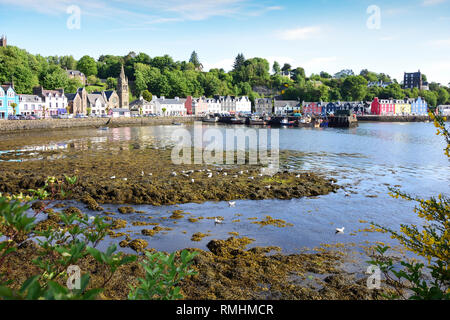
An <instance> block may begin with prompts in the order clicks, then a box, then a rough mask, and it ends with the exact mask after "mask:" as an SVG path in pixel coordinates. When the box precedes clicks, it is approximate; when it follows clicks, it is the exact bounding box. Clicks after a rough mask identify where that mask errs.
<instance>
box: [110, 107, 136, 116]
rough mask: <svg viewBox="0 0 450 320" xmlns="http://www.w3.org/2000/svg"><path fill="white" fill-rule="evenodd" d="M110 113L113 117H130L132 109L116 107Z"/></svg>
mask: <svg viewBox="0 0 450 320" xmlns="http://www.w3.org/2000/svg"><path fill="white" fill-rule="evenodd" d="M110 115H111V117H112V118H120V117H126V118H129V117H130V116H131V113H130V109H121V108H114V109H112V110H111V111H110Z"/></svg>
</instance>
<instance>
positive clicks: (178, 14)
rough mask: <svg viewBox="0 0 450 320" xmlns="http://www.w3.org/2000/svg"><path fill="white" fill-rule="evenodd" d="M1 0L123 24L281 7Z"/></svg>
mask: <svg viewBox="0 0 450 320" xmlns="http://www.w3.org/2000/svg"><path fill="white" fill-rule="evenodd" d="M0 4H5V5H8V6H19V7H22V8H24V9H26V10H31V11H35V12H38V13H42V14H52V15H54V14H63V13H65V12H66V9H67V7H68V6H70V5H77V6H79V7H80V8H81V10H82V14H86V15H94V16H101V17H104V18H110V19H115V20H117V21H119V22H121V23H122V24H125V23H131V26H129V27H133V26H136V25H148V24H156V23H166V22H174V21H183V20H205V19H208V18H211V17H214V16H228V17H239V16H259V15H262V14H264V13H266V12H269V11H274V10H281V9H282V7H280V6H270V5H263V4H259V3H257V4H254V3H251V2H249V1H248V0H196V1H192V2H190V1H186V0H111V1H107V0H39V1H36V0H0ZM118 18H119V19H118Z"/></svg>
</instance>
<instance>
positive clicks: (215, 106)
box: [206, 98, 222, 114]
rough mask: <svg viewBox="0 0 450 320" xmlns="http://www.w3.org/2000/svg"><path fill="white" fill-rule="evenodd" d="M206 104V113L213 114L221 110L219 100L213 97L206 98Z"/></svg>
mask: <svg viewBox="0 0 450 320" xmlns="http://www.w3.org/2000/svg"><path fill="white" fill-rule="evenodd" d="M206 104H207V105H208V113H212V114H214V113H220V112H221V111H222V106H221V104H220V102H219V101H218V100H216V99H214V98H209V99H206Z"/></svg>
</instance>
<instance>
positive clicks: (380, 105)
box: [370, 98, 395, 115]
mask: <svg viewBox="0 0 450 320" xmlns="http://www.w3.org/2000/svg"><path fill="white" fill-rule="evenodd" d="M370 112H371V113H372V114H376V115H390V114H394V113H395V103H394V100H392V99H381V100H380V99H378V98H375V99H373V101H372V104H371V108H370Z"/></svg>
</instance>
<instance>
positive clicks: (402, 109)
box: [394, 100, 411, 115]
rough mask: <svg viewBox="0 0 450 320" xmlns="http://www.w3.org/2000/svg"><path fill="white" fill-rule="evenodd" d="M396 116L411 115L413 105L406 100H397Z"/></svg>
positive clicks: (395, 103)
mask: <svg viewBox="0 0 450 320" xmlns="http://www.w3.org/2000/svg"><path fill="white" fill-rule="evenodd" d="M394 105H395V114H398V115H406V114H411V104H410V103H408V102H407V101H405V100H395V102H394Z"/></svg>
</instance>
